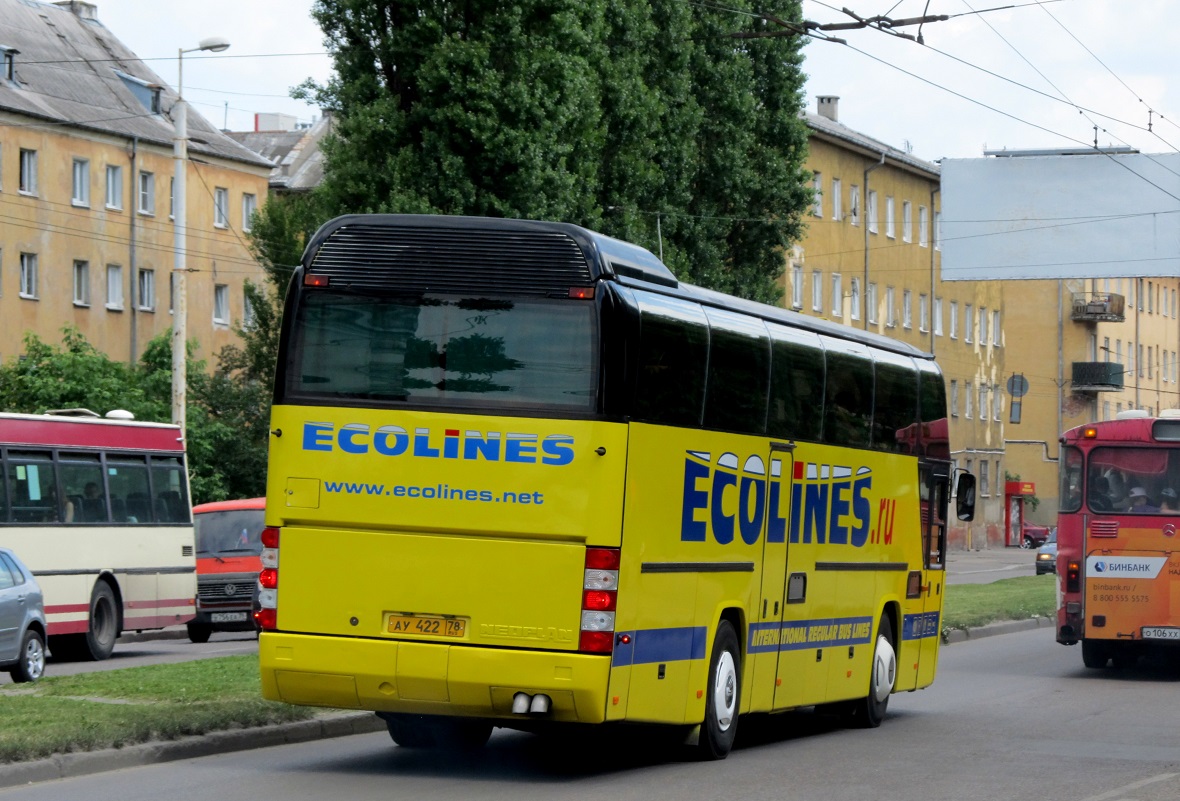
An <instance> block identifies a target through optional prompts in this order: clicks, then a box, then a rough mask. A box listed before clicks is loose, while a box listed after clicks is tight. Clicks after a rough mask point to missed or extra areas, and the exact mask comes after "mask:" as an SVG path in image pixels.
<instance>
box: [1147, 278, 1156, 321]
mask: <svg viewBox="0 0 1180 801" xmlns="http://www.w3.org/2000/svg"><path fill="white" fill-rule="evenodd" d="M1154 294H1155V287H1154V286H1153V285H1152V282H1151V281H1148V282H1147V313H1148V314H1152V313H1153V312H1152V306H1153V304H1152V295H1154Z"/></svg>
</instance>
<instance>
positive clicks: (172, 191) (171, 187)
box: [168, 176, 176, 220]
mask: <svg viewBox="0 0 1180 801" xmlns="http://www.w3.org/2000/svg"><path fill="white" fill-rule="evenodd" d="M168 219H169V220H175V219H176V177H175V176H173V177H171V178H169V179H168Z"/></svg>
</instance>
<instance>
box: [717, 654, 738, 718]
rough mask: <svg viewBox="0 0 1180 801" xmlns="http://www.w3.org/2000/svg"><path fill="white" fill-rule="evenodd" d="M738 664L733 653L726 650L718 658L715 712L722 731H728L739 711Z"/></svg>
mask: <svg viewBox="0 0 1180 801" xmlns="http://www.w3.org/2000/svg"><path fill="white" fill-rule="evenodd" d="M737 682H738V676H737V665H736V664H735V663H734V661H733V654H731V653H730V652H729V651H725V652H724V653H722V654H721V658H720V659H718V660H717V675H716V677H715V680H714V682H713V714H714V716H715V717H716V718H717V726H718V728H720V729H721V731H728V730H729V727H730V726H732V725H733V719H734V717H735V716H736V713H737V708H736V707H737Z"/></svg>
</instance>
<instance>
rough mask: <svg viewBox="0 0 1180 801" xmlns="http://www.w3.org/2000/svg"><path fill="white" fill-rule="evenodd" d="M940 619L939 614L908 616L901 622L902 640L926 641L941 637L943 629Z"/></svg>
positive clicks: (925, 613)
mask: <svg viewBox="0 0 1180 801" xmlns="http://www.w3.org/2000/svg"><path fill="white" fill-rule="evenodd" d="M938 618H939V613H938V612H924V613H921V614H917V615H906V616H905V618H903V619H902V622H901V638H902V639H903V640H925V639H928V638H930V637H938V636H940V635H941V633H942V627H941V626H940V625H939V622H938Z"/></svg>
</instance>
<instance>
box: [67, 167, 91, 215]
mask: <svg viewBox="0 0 1180 801" xmlns="http://www.w3.org/2000/svg"><path fill="white" fill-rule="evenodd" d="M70 202H71V203H73V204H74V205H75V206H89V205H90V160H89V159H74V184H73V195H72V196H71V197H70Z"/></svg>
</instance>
